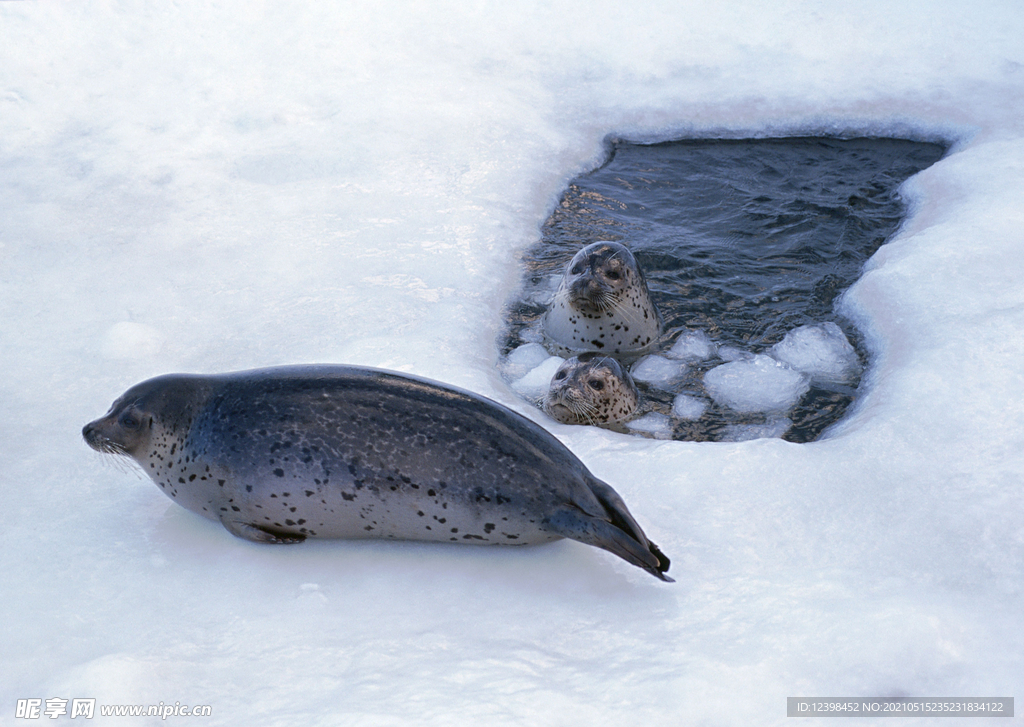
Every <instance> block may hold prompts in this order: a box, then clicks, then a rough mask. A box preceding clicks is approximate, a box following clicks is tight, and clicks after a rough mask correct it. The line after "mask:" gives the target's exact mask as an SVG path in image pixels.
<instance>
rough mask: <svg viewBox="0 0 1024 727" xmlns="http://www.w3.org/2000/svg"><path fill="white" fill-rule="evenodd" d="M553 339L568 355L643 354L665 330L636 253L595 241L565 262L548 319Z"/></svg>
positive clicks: (550, 335)
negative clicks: (567, 262)
mask: <svg viewBox="0 0 1024 727" xmlns="http://www.w3.org/2000/svg"><path fill="white" fill-rule="evenodd" d="M544 332H545V333H546V334H547V336H548V338H550V339H551V341H552V342H553V343H554V344H556V346H559V347H561V348H562V349H564V351H567V352H569V353H579V352H581V351H599V352H601V353H604V354H608V355H617V354H629V355H639V354H640V353H642V352H643V351H645V350H646V349H648V348H649V347H650V346H651V345H652V344H654V343H655V342H656V341H657V339H658V336H659V335H660V334H661V315H660V314H659V312H658V309H657V307H656V306H655V305H654V302H653V301H652V300H651V293H650V291H649V290H648V289H647V280H646V279H645V278H644V274H643V271H641V270H640V266H639V265H637V262H636V259H635V258H634V257H633V253H631V252H630V251H629V250H627V249H626V248H625V247H624V246H622V245H620V244H619V243H617V242H595V243H593V244H592V245H587V246H586V247H585V248H583V249H582V250H580V251H579V252H578V253H576V255H575V256H574V257H573V259H572V260H571V261H570V262H569V265H568V266H566V269H565V274H564V275H563V276H562V281H561V283H560V284H559V286H558V290H557V291H556V292H555V300H554V303H553V304H552V305H551V309H550V310H549V311H548V312H547V315H546V316H545V317H544Z"/></svg>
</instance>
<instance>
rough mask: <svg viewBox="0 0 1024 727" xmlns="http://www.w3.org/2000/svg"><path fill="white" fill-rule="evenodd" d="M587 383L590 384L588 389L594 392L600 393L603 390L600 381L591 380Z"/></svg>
mask: <svg viewBox="0 0 1024 727" xmlns="http://www.w3.org/2000/svg"><path fill="white" fill-rule="evenodd" d="M587 383H588V384H590V388H591V389H593V390H594V391H600V390H601V389H603V388H604V382H603V381H601V379H591V380H590V381H588V382H587Z"/></svg>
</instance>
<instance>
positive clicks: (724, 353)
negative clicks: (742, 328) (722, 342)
mask: <svg viewBox="0 0 1024 727" xmlns="http://www.w3.org/2000/svg"><path fill="white" fill-rule="evenodd" d="M718 356H719V358H721V359H722V360H723V361H749V360H751V359H752V358H754V354H752V353H750V352H749V351H744V350H743V349H742V348H736V347H735V346H722V347H721V348H719V349H718Z"/></svg>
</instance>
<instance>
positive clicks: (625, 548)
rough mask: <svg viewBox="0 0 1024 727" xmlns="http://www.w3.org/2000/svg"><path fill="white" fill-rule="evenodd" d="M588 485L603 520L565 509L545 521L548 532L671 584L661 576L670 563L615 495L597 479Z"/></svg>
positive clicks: (579, 511)
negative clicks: (617, 559) (588, 547)
mask: <svg viewBox="0 0 1024 727" xmlns="http://www.w3.org/2000/svg"><path fill="white" fill-rule="evenodd" d="M589 484H590V489H591V491H592V492H593V493H594V496H595V497H596V498H597V500H598V501H599V502H600V503H601V505H602V507H603V509H604V514H605V517H603V518H602V517H600V516H597V517H595V516H593V515H589V514H587V513H586V512H584V511H582V510H578V509H576V508H573V509H565V510H562V511H561V512H559V513H558V514H557V515H554V516H552V517H551V518H548V520H547V524H548V526H549V527H550V529H551V530H552V531H553V532H556V533H558V534H559V535H561V536H563V537H566V538H571V539H572V540H577V541H579V542H581V543H586V544H587V545H593V546H594V547H597V548H601V549H603V550H607V551H608V552H609V553H612V554H614V555H617V556H619V557H620V558H622V559H623V560H624V561H626V562H627V563H632V564H633V565H635V566H637V567H638V568H643V569H644V570H645V571H647V572H648V573H650V574H651V575H652V576H654V577H655V578H658V579H660V580H663V581H666V582H668V583H674V582H675V581H674V580H673V579H672V578H669V577H668V576H667V575H665V573H666V572H667V571H668V569H669V566H670V565H671V561H670V560H669V559H668V557H666V555H665V554H664V553H662V552H661V549H660V548H658V546H657V545H655V544H654V543H652V542H650V541H649V540H648V539H647V536H646V535H644V532H643V530H641V529H640V526H639V525H637V523H636V521H635V520H634V519H633V516H632V515H630V513H629V510H628V509H627V508H626V504H625V503H624V502H623V501H622V498H621V497H619V494H618V493H617V492H615V490H613V489H612V488H611V487H609V486H608V485H606V484H605V483H603V482H601V481H600V480H592V481H591V482H590V483H589Z"/></svg>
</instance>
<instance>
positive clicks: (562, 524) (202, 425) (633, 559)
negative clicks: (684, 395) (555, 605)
mask: <svg viewBox="0 0 1024 727" xmlns="http://www.w3.org/2000/svg"><path fill="white" fill-rule="evenodd" d="M82 434H83V436H84V438H85V440H86V442H87V443H88V444H89V446H91V447H92V448H93V449H95V450H97V451H100V452H106V453H111V454H118V455H125V456H127V457H130V458H131V459H133V460H134V461H135V462H137V463H138V464H139V465H141V466H142V468H143V470H144V471H145V472H146V473H147V474H148V475H149V476H150V478H151V479H152V480H153V481H154V482H156V484H157V485H159V486H160V488H161V489H162V490H163V491H164V493H165V494H167V495H168V496H169V497H171V498H172V499H173V500H174V501H175V502H177V503H178V504H179V505H182V506H183V507H185V508H187V509H189V510H191V511H193V512H195V513H198V514H200V515H202V516H204V517H207V518H209V519H211V520H214V521H216V522H220V523H221V524H223V525H224V527H225V528H226V529H227V530H228V531H229V532H231V533H232V534H234V535H236V536H238V537H240V538H245V539H247V540H253V541H258V542H265V543H294V542H300V541H302V540H304V539H306V538H307V537H309V538H313V537H317V538H395V539H408V540H428V541H447V542H459V543H480V544H484V543H490V544H501V545H524V544H529V543H543V542H547V541H552V540H557V539H559V538H571V539H573V540H578V541H580V542H582V543H586V544H588V545H594V546H596V547H599V548H603V549H605V550H608V551H609V552H611V553H614V554H615V555H617V556H619V557H620V558H622V559H624V560H626V561H627V562H629V563H632V564H633V565H636V566H638V567H640V568H642V569H644V570H646V571H647V572H648V573H650V574H652V575H654V576H656V577H657V578H660V579H662V580H671V579H670V578H668V577H667V576H666V575H665V572H666V571H667V570H668V568H669V560H668V558H666V557H665V556H664V555H663V554H662V553H661V551H660V550H659V549H658V547H657V546H656V545H654V544H653V543H651V542H650V541H648V540H647V538H646V536H645V535H644V533H643V531H642V530H641V529H640V526H639V525H637V523H636V521H635V520H634V519H633V517H632V515H631V514H630V513H629V510H628V509H627V508H626V506H625V504H624V503H623V502H622V499H621V498H620V497H619V495H618V494H617V493H616V492H615V491H614V490H613V489H612V488H611V487H610V486H608V485H607V484H605V483H603V482H601V481H600V480H598V479H597V478H596V477H594V476H593V475H592V474H591V473H590V472H589V471H588V470H587V468H586V467H585V466H584V465H583V463H582V462H580V461H579V460H578V459H577V458H576V457H575V456H574V455H573V454H572V453H571V452H570V451H569V450H568V449H566V448H565V447H564V446H563V445H562V444H561V443H559V442H558V440H556V439H555V438H554V437H552V436H551V435H550V434H548V433H547V432H546V431H545V430H544V429H542V428H541V427H539V426H538V425H536V424H534V423H533V422H531V421H530V420H528V419H526V418H525V417H522V416H520V415H518V414H516V413H515V412H513V411H511V410H510V409H507V408H505V407H503V406H501V405H499V404H497V403H495V402H493V401H490V400H489V399H485V398H483V397H480V396H477V395H475V394H472V393H469V392H466V391H462V390H459V389H455V388H451V387H448V386H444V385H441V384H438V383H436V382H432V381H427V380H425V379H419V378H414V377H411V376H405V375H401V374H397V373H393V372H388V371H380V370H376V369H365V368H357V367H349V366H307V367H301V366H300V367H283V368H274V369H259V370H254V371H242V372H236V373H231V374H222V375H214V376H198V375H181V374H172V375H167V376H160V377H157V378H155V379H150V380H149V381H145V382H143V383H141V384H138V385H136V386H134V387H132V388H131V389H129V390H128V391H127V392H126V393H125V394H124V395H122V396H121V397H120V398H119V399H118V400H117V401H115V402H114V404H113V405H112V406H111V408H110V411H109V412H108V413H107V414H106V415H105V416H104V417H102V418H100V419H98V420H96V421H94V422H92V423H90V424H87V425H86V426H85V427H84V428H83V430H82Z"/></svg>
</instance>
